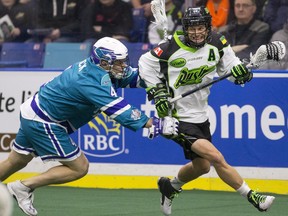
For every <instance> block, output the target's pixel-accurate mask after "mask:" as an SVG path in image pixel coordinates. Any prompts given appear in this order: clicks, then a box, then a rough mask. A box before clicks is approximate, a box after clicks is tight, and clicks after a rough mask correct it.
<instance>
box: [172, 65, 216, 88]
mask: <svg viewBox="0 0 288 216" xmlns="http://www.w3.org/2000/svg"><path fill="white" fill-rule="evenodd" d="M214 70H215V66H213V67H208V66H207V65H204V66H201V67H199V68H194V69H192V70H188V68H187V67H186V68H183V69H182V70H181V71H180V73H179V76H178V78H177V80H176V82H175V83H174V87H175V89H177V88H179V87H180V86H185V85H191V84H198V83H201V82H202V78H203V77H204V76H205V75H206V74H208V73H210V72H212V71H214Z"/></svg>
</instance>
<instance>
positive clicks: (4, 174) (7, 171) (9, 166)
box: [0, 149, 33, 181]
mask: <svg viewBox="0 0 288 216" xmlns="http://www.w3.org/2000/svg"><path fill="white" fill-rule="evenodd" d="M32 158H33V156H32V155H30V154H28V155H25V154H20V153H18V152H16V151H14V150H13V149H12V150H11V152H10V153H9V155H8V158H7V159H5V160H3V161H1V162H0V181H4V180H5V179H6V178H8V177H9V176H10V175H12V174H13V173H15V172H17V171H18V170H20V169H22V168H24V167H25V166H26V165H27V164H28V163H29V162H30V161H31V160H32Z"/></svg>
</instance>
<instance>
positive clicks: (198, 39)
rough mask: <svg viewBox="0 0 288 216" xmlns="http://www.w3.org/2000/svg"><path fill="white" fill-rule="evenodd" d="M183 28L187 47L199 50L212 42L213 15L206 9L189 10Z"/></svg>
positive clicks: (183, 21) (184, 18) (185, 15)
mask: <svg viewBox="0 0 288 216" xmlns="http://www.w3.org/2000/svg"><path fill="white" fill-rule="evenodd" d="M182 26H183V32H184V36H185V42H186V45H187V46H190V47H194V48H197V49H198V48H201V47H203V46H204V45H205V44H206V43H209V42H210V41H211V15H210V13H209V11H208V10H207V9H206V8H204V7H199V8H188V9H187V10H186V11H185V14H184V16H183V18H182Z"/></svg>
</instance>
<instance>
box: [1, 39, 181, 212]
mask: <svg viewBox="0 0 288 216" xmlns="http://www.w3.org/2000/svg"><path fill="white" fill-rule="evenodd" d="M59 61H60V59H59ZM140 84H141V83H139V76H138V70H137V69H136V70H134V69H133V68H131V67H130V66H128V50H127V48H126V47H125V46H124V45H123V44H122V43H121V42H120V41H118V40H116V39H113V38H110V37H104V38H101V39H100V40H98V41H97V42H96V43H95V44H94V46H93V51H92V55H91V56H90V57H89V58H87V59H85V60H83V61H81V62H78V63H75V64H73V65H71V66H70V67H68V68H67V69H65V70H64V71H63V72H62V73H61V74H60V75H59V76H57V77H56V78H54V79H53V80H51V81H49V82H47V83H45V84H44V85H43V86H41V87H40V89H39V92H38V93H37V94H35V95H34V96H33V97H31V98H30V99H28V100H27V101H26V102H24V103H23V104H22V105H21V107H20V111H21V117H20V122H21V125H20V129H19V131H18V134H17V136H16V139H15V142H14V143H13V147H12V151H11V153H10V154H9V156H8V158H7V159H6V160H4V161H2V162H1V163H0V180H1V181H3V180H4V179H6V178H7V177H9V176H10V175H11V174H13V173H15V172H16V171H18V170H20V169H22V168H23V167H25V166H26V165H27V164H28V163H29V162H30V161H31V160H32V159H33V156H38V157H40V158H41V159H42V161H44V162H46V161H51V160H53V161H59V162H60V163H61V164H62V165H60V166H55V167H52V168H51V169H49V170H48V171H46V172H44V173H42V174H40V175H37V176H35V177H32V178H28V179H25V180H21V181H19V180H18V181H15V182H11V183H8V184H7V187H8V190H9V192H10V193H11V194H12V195H13V196H14V197H15V198H16V199H17V202H18V205H19V207H20V208H21V209H22V210H23V211H24V212H25V213H26V214H27V215H37V210H36V209H35V207H34V206H33V192H32V191H33V190H34V189H36V188H38V187H42V186H46V185H49V184H62V183H66V182H71V181H74V180H76V179H79V178H81V177H83V176H85V175H86V174H87V172H88V165H89V162H88V160H87V158H86V156H85V155H84V154H83V153H82V152H81V150H80V148H79V147H78V145H77V144H75V143H74V142H73V141H72V139H71V138H70V136H69V134H70V133H72V132H74V131H76V130H77V129H78V128H80V127H81V126H83V125H84V124H86V123H88V122H89V121H90V120H92V119H93V118H94V117H95V116H96V115H97V114H99V113H101V112H104V113H105V114H106V115H108V116H109V117H110V118H112V119H114V120H115V121H117V122H118V123H120V124H121V125H122V126H124V127H127V128H129V129H131V130H133V131H136V130H139V129H141V128H143V127H145V128H149V131H150V132H151V133H150V138H153V137H155V136H157V135H158V134H166V135H173V134H174V135H175V134H177V126H178V121H177V120H176V119H174V118H171V117H168V118H161V119H159V118H157V117H153V118H148V117H147V116H146V115H145V114H144V113H142V112H141V111H140V110H138V109H137V108H135V107H133V106H132V105H130V104H129V103H127V102H126V101H125V100H124V98H122V97H120V96H118V95H117V93H116V89H117V88H122V87H131V88H132V87H137V86H138V85H140Z"/></svg>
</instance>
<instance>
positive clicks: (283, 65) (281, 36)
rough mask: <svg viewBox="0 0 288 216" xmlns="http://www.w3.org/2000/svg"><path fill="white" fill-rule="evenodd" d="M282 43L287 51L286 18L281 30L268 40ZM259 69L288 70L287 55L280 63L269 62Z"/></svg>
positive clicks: (287, 28)
mask: <svg viewBox="0 0 288 216" xmlns="http://www.w3.org/2000/svg"><path fill="white" fill-rule="evenodd" d="M270 41H271V42H272V41H282V42H283V43H284V44H285V47H286V50H287V51H288V18H287V19H286V22H285V23H284V25H283V28H282V29H280V30H278V31H276V32H275V33H274V34H273V35H272V38H271V40H270ZM261 69H274V70H288V54H287V53H286V55H285V56H284V58H283V59H282V60H281V61H280V62H275V61H269V62H267V63H266V64H265V65H264V66H263V67H261Z"/></svg>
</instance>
